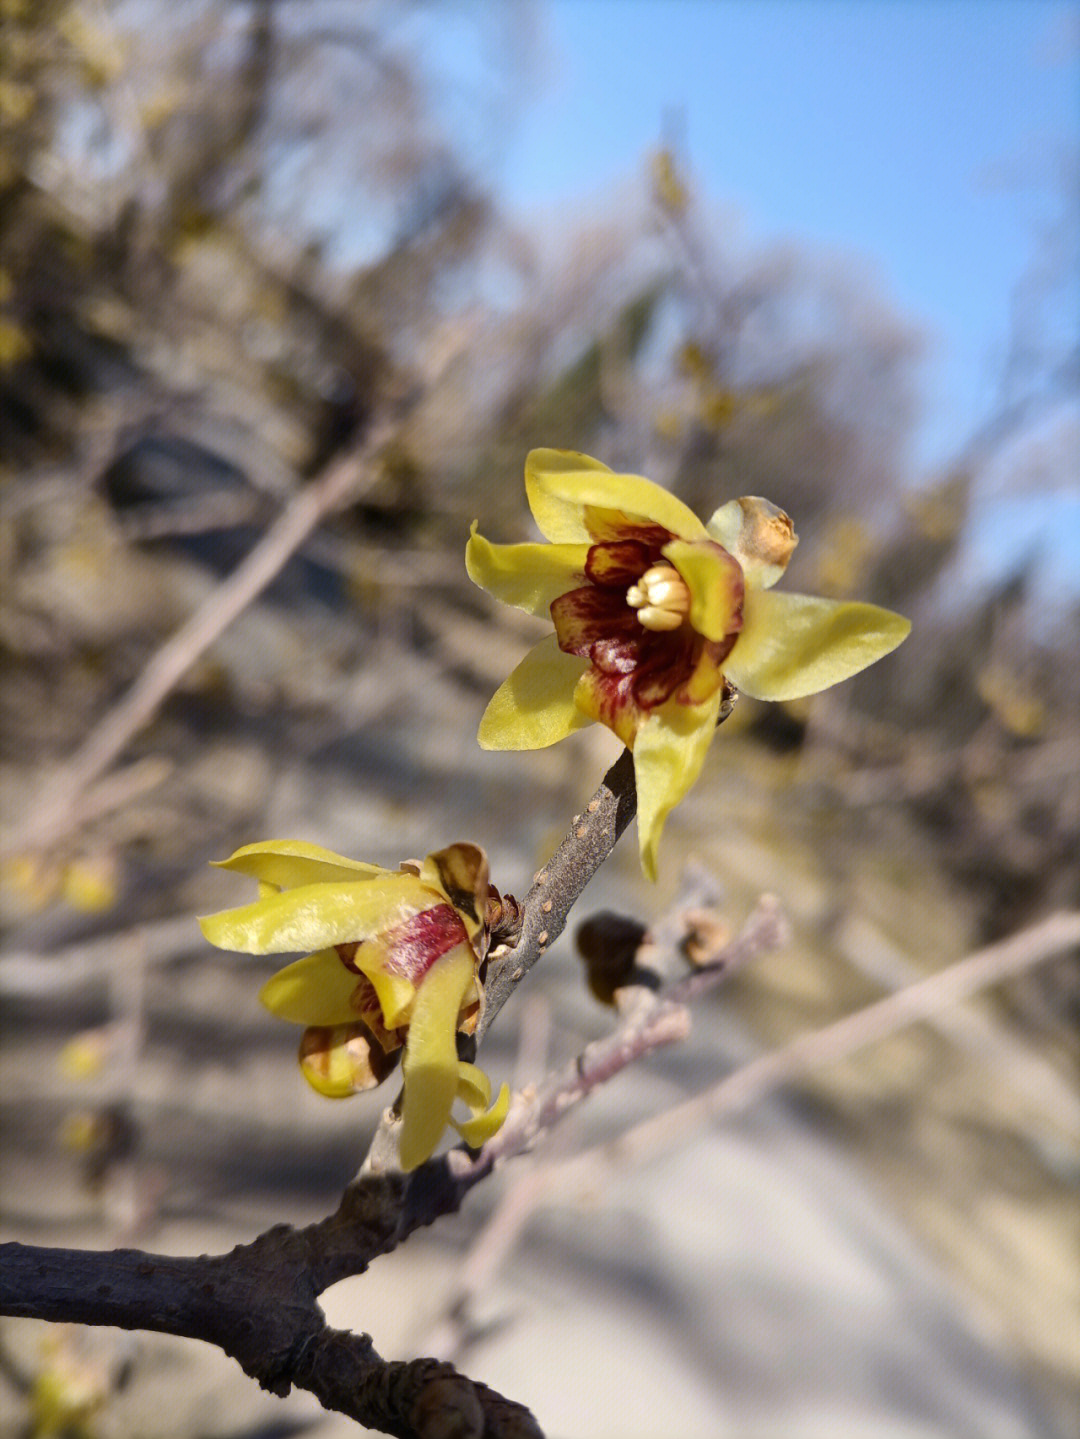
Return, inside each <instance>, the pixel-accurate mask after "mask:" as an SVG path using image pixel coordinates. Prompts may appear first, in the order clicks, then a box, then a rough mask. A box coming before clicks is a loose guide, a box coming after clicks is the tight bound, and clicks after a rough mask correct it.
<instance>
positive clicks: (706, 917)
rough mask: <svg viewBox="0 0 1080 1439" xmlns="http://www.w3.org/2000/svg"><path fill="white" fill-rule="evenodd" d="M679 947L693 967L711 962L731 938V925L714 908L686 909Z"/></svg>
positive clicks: (698, 967) (700, 966)
mask: <svg viewBox="0 0 1080 1439" xmlns="http://www.w3.org/2000/svg"><path fill="white" fill-rule="evenodd" d="M682 921H683V925H684V933H683V938H682V941H681V943H680V944H679V949H680V950H681V951H682V953H683V955H684V956H685V958H686V959H687V960H689V962H690V963H691V964H692V965H693V966H694V968H695V969H700V968H703V967H704V966H705V965H709V964H713V963H714V962H715V960H716V959H717V957H718V956H719V954H720V951H721V950H722V949H723V948H724V946H725V945H726V944H727V942H728V940H729V939H730V938H731V926H730V925H729V924H728V922H727V921H726V920H725V919H724V917H723V915H722V914H720V913H719V912H718V911H717V910H715V909H688V910H687V911H686V913H685V914H684V915H683V916H682Z"/></svg>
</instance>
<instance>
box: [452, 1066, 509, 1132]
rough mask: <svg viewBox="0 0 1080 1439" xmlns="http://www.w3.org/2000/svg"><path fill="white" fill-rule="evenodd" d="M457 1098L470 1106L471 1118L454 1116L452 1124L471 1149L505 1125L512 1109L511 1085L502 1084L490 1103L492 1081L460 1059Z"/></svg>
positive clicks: (479, 1070)
mask: <svg viewBox="0 0 1080 1439" xmlns="http://www.w3.org/2000/svg"><path fill="white" fill-rule="evenodd" d="M457 1097H458V1099H460V1100H461V1101H462V1102H463V1103H464V1104H467V1105H468V1107H469V1109H470V1111H471V1115H470V1118H468V1119H461V1120H459V1119H453V1118H451V1120H450V1123H451V1124H452V1125H453V1127H454V1128H455V1129H456V1130H457V1132H458V1133H459V1134H460V1135H461V1137H462V1139H464V1141H465V1143H466V1144H467V1145H468V1146H469V1148H470V1149H479V1148H480V1146H481V1145H483V1144H486V1143H487V1141H488V1140H489V1139H490V1138H491V1136H492V1135H493V1134H497V1133H498V1131H499V1130H500V1129H501V1128H502V1123H503V1120H504V1119H505V1118H506V1113H507V1110H508V1109H509V1108H510V1088H509V1086H508V1085H506V1084H504V1085H502V1086H501V1087H500V1089H499V1093H498V1095H497V1096H496V1098H495V1103H494V1104H491V1080H490V1079H489V1078H488V1077H487V1075H486V1074H485V1073H484V1071H483V1070H482V1069H477V1067H476V1065H475V1064H466V1063H465V1061H464V1060H459V1061H458V1089H457ZM489 1104H491V1107H490V1109H489V1108H487V1106H488V1105H489Z"/></svg>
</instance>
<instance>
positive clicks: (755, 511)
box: [705, 495, 799, 590]
mask: <svg viewBox="0 0 1080 1439" xmlns="http://www.w3.org/2000/svg"><path fill="white" fill-rule="evenodd" d="M705 528H706V529H707V530H708V532H709V534H710V535H711V536H712V538H713V539H714V540H716V542H717V543H718V544H720V545H723V547H724V549H725V550H727V551H728V553H729V554H731V555H734V557H735V559H736V560H737V561H738V562H739V564H740V565H741V566H742V570H743V573H744V574H745V576H746V583H747V585H748V586H750V588H752V589H758V590H767V589H770V588H771V587H772V586H773V585H775V584H776V582H777V580H778V579H780V577H781V576H782V575H783V573H784V571H785V570H786V569H787V567H788V561H789V560H790V559H791V555H792V552H793V550H794V549H795V546H796V545H797V544H798V543H799V537H798V535H797V534H796V533H795V527H794V525H793V524H792V523H791V519H790V517H789V516H788V515H786V514H785V513H784V511H783V510H781V509H780V508H779V507H778V506H776V505H774V504H773V503H772V502H771V501H770V500H763V499H761V498H760V496H758V495H744V496H743V497H742V499H738V500H729V501H728V503H727V504H726V505H721V506H720V508H719V509H718V510H717V511H716V513H715V514H714V515H713V516H712V518H711V519H710V520H709V522H708V524H707V525H706V526H705Z"/></svg>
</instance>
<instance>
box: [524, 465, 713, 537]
mask: <svg viewBox="0 0 1080 1439" xmlns="http://www.w3.org/2000/svg"><path fill="white" fill-rule="evenodd" d="M525 490H526V493H527V494H528V497H529V508H530V509H531V510H532V512H533V516H534V518H535V520H536V523H537V524H538V525H539V526H540V532H541V534H543V535H544V537H545V538H546V539H549V540H552V541H554V542H556V543H563V544H573V543H575V542H576V543H579V544H580V543H584V542H587V541H588V540H589V539H591V538H592V536H591V535H590V533H589V530H588V528H587V526H586V524H585V507H586V506H587V505H590V506H594V507H596V508H598V509H607V510H621V511H622V512H623V513H624V514H626V515H629V516H633V517H635V518H637V519H638V520H647V521H649V522H650V523H652V524H656V525H660V526H662V527H663V528H664V529H666V530H668V531H669V532H670V533H671V534H673V535H678V536H679V537H680V538H682V539H686V540H696V539H700V538H702V537H704V535H705V526H704V525H703V524H702V523H701V521H700V520H699V519H698V517H697V515H695V514H694V512H693V510H691V509H688V508H687V506H686V505H684V504H683V502H682V501H681V500H678V499H676V498H675V496H674V495H673V494H672V493H671V491H670V490H665V489H664V488H663V487H662V486H661V485H657V484H654V482H653V481H652V480H647V479H645V478H644V476H642V475H617V474H615V473H614V472H613V471H611V470H609V469H608V468H607V466H606V465H601V464H600V462H599V461H598V460H592V459H590V458H589V457H588V455H579V454H576V453H575V452H574V451H572V450H532V451H530V453H529V455H528V457H527V458H526V460H525ZM605 538H609V536H605Z"/></svg>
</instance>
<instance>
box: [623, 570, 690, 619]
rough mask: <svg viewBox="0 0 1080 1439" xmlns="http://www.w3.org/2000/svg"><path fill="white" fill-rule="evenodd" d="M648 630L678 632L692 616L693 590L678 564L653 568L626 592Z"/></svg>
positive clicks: (630, 604) (630, 603)
mask: <svg viewBox="0 0 1080 1439" xmlns="http://www.w3.org/2000/svg"><path fill="white" fill-rule="evenodd" d="M626 603H627V604H628V605H629V606H630V608H631V609H632V610H637V617H638V619H639V620H640V622H641V624H642V625H644V627H645V628H646V629H647V630H677V629H678V628H679V626H680V625H681V624H682V622H683V620H684V619H685V618H686V616H687V615H688V614H689V613H690V591H689V589H688V588H687V586H686V581H685V580H684V579H683V577H682V575H680V574H679V572H678V570H677V569H676V568H675V567H674V565H669V564H666V563H663V562H662V563H660V564H657V565H652V566H651V567H650V568H649V569H647V570H646V571H645V573H644V574H643V575H642V576H641V578H640V579H639V580H638V582H637V584H634V585H631V586H630V588H629V589H628V590H627V592H626Z"/></svg>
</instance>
